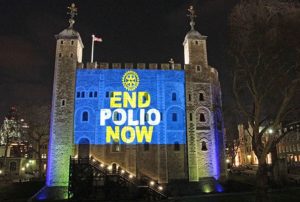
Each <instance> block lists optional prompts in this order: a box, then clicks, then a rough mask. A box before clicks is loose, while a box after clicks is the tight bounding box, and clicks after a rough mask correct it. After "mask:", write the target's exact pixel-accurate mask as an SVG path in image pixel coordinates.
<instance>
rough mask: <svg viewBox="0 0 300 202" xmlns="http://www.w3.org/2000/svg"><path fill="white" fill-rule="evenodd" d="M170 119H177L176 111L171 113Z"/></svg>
mask: <svg viewBox="0 0 300 202" xmlns="http://www.w3.org/2000/svg"><path fill="white" fill-rule="evenodd" d="M172 121H177V114H176V113H173V114H172Z"/></svg>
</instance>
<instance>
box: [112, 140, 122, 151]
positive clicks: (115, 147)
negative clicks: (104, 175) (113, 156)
mask: <svg viewBox="0 0 300 202" xmlns="http://www.w3.org/2000/svg"><path fill="white" fill-rule="evenodd" d="M120 150H121V147H120V143H119V139H114V142H113V144H112V152H119V151H120Z"/></svg>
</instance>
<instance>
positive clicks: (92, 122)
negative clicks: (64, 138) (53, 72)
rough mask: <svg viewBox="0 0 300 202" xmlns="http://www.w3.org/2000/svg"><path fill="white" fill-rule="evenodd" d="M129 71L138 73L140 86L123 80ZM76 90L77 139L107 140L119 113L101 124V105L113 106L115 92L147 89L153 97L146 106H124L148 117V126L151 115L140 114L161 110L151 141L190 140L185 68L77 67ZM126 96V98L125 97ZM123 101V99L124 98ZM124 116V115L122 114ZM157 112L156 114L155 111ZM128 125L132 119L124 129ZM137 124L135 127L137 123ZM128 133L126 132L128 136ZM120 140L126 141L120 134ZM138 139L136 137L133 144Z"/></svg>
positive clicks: (173, 142)
mask: <svg viewBox="0 0 300 202" xmlns="http://www.w3.org/2000/svg"><path fill="white" fill-rule="evenodd" d="M128 71H133V72H135V73H136V74H137V75H138V78H139V83H138V86H137V88H136V89H134V90H133V91H128V90H127V89H126V88H125V87H124V86H123V84H122V77H123V76H124V74H125V73H126V72H128ZM76 74H77V75H76V92H75V111H74V143H75V144H79V142H80V140H81V139H82V138H87V139H88V140H89V142H90V144H101V145H103V144H107V143H112V142H107V141H106V135H107V134H106V129H107V127H108V126H111V127H112V128H114V127H115V126H116V125H115V124H114V123H113V120H119V119H120V117H118V116H119V115H117V116H115V115H114V114H112V117H111V118H110V119H108V120H106V123H105V125H104V126H101V125H100V119H101V117H100V113H101V109H110V110H111V111H112V112H113V111H114V110H115V109H117V108H111V106H110V99H111V97H112V96H113V93H114V92H122V93H123V92H128V93H129V94H132V93H134V92H136V93H138V92H147V93H148V95H149V96H150V98H151V102H150V105H149V106H148V107H146V108H139V107H138V106H136V108H132V107H131V106H129V107H127V108H124V107H120V109H123V110H125V111H126V113H128V110H133V119H134V120H137V119H138V120H139V119H140V118H142V119H145V120H146V121H145V122H146V123H145V126H146V127H147V128H149V126H150V125H149V123H147V119H149V118H150V117H147V115H145V117H140V115H141V110H142V109H144V110H145V112H147V111H148V110H150V109H156V110H158V111H159V113H160V121H159V124H158V125H154V126H153V135H152V139H151V142H149V144H175V143H177V144H186V122H185V121H186V119H185V74H184V71H181V70H138V69H136V70H126V69H88V70H87V69H77V72H76ZM122 99H123V98H122ZM121 102H122V101H121ZM120 116H121V115H120ZM152 116H153V115H152ZM152 118H153V117H152ZM125 126H128V120H126V122H125V123H124V124H122V125H121V126H119V127H120V130H121V129H122V128H124V127H125ZM133 128H134V127H133ZM128 135H129V134H127V135H126V136H128ZM119 143H120V144H124V141H122V138H120V142H119ZM137 143H145V139H143V141H142V142H137V140H136V138H135V140H134V141H133V142H132V143H131V144H137Z"/></svg>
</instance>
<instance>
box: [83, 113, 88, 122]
mask: <svg viewBox="0 0 300 202" xmlns="http://www.w3.org/2000/svg"><path fill="white" fill-rule="evenodd" d="M82 121H89V113H88V112H83V113H82Z"/></svg>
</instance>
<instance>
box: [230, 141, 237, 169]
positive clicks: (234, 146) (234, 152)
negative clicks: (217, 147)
mask: <svg viewBox="0 0 300 202" xmlns="http://www.w3.org/2000/svg"><path fill="white" fill-rule="evenodd" d="M239 147H240V140H239V139H234V140H232V141H230V142H228V155H229V156H230V158H231V162H232V166H233V167H235V166H236V165H235V158H236V156H237V154H238V151H239Z"/></svg>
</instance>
